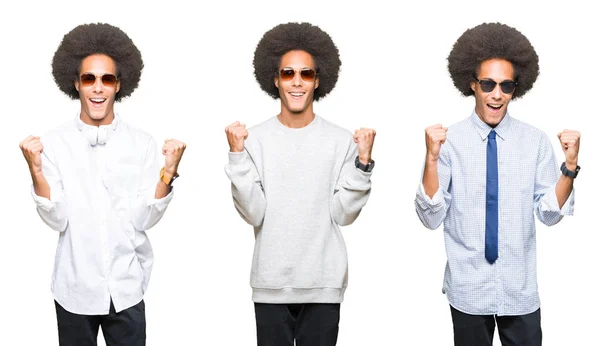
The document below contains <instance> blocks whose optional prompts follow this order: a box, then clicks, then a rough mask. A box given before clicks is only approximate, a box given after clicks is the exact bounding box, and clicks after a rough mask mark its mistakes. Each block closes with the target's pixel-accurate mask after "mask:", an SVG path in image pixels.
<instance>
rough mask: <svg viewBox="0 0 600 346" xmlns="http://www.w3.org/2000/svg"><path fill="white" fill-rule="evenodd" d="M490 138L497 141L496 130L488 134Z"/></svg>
mask: <svg viewBox="0 0 600 346" xmlns="http://www.w3.org/2000/svg"><path fill="white" fill-rule="evenodd" d="M488 139H490V140H493V141H495V140H496V131H494V130H492V131H490V134H489V135H488Z"/></svg>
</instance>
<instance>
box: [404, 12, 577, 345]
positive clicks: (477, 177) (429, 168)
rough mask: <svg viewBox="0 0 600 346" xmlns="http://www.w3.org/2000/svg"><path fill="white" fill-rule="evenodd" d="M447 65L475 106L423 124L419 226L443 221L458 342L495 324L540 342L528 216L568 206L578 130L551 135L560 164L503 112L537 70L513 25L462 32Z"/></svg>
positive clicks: (550, 220) (487, 338) (522, 341)
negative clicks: (466, 113) (452, 118)
mask: <svg viewBox="0 0 600 346" xmlns="http://www.w3.org/2000/svg"><path fill="white" fill-rule="evenodd" d="M448 69H449V71H450V75H451V77H452V79H453V81H454V85H455V86H456V87H457V88H458V90H459V91H460V92H461V93H462V94H463V95H465V96H470V95H474V96H475V109H474V111H473V112H472V114H471V116H470V117H468V118H466V119H465V120H463V121H461V122H459V123H457V124H455V125H453V126H450V127H449V128H445V127H443V126H442V125H439V124H438V125H434V126H430V127H428V128H427V129H426V130H425V138H426V148H427V151H426V157H425V168H424V172H423V179H422V184H421V186H420V187H419V189H418V191H417V195H416V199H415V206H416V211H417V214H418V216H419V218H420V219H421V222H422V223H423V225H425V227H427V228H430V229H436V228H438V227H439V226H440V224H441V223H442V222H443V223H444V238H445V243H446V253H447V256H448V261H447V264H446V271H445V277H444V284H443V292H444V293H445V294H446V296H447V298H448V301H449V303H450V309H451V315H452V321H453V324H454V342H455V345H476V346H484V345H492V340H493V335H494V329H495V325H496V324H497V325H498V331H499V335H500V340H501V341H502V344H503V345H541V342H542V330H541V325H540V301H539V296H538V290H537V277H536V241H535V235H536V233H535V220H534V215H533V214H534V213H535V214H536V215H537V217H538V219H539V220H540V221H541V222H542V223H544V224H545V225H548V226H551V225H554V224H556V223H558V222H559V221H560V220H561V219H562V217H563V215H572V214H573V208H574V196H573V195H574V193H573V180H574V179H575V177H576V176H577V173H578V171H579V166H578V165H577V157H578V152H579V138H580V134H579V133H578V132H577V131H571V130H563V131H562V132H561V133H559V134H558V139H559V140H560V143H561V146H562V149H563V153H564V155H565V161H564V163H563V164H562V166H561V168H560V170H559V166H558V165H557V163H556V159H555V156H554V152H553V150H552V145H551V143H550V140H549V139H548V136H546V135H545V134H544V133H543V132H542V131H540V130H538V129H536V128H535V127H533V126H531V125H528V124H525V123H523V122H521V121H519V120H517V119H515V118H512V117H511V116H510V115H509V114H508V111H507V107H508V104H509V103H510V101H511V100H513V99H517V98H520V97H522V96H523V95H525V94H526V93H527V92H528V91H529V90H530V89H531V88H532V86H533V83H534V82H535V80H536V79H537V76H538V73H539V67H538V56H537V54H536V52H535V50H534V49H533V47H532V46H531V44H530V42H529V40H528V39H527V38H526V37H525V36H524V35H523V34H521V33H520V32H519V31H517V30H516V29H514V28H512V27H509V26H507V25H504V24H499V23H484V24H481V25H478V26H476V27H474V28H472V29H469V30H467V31H466V32H465V33H464V34H463V35H462V36H461V37H460V38H459V39H458V40H457V41H456V43H455V44H454V47H453V49H452V51H451V53H450V55H449V57H448ZM560 171H562V174H560V177H559V172H560Z"/></svg>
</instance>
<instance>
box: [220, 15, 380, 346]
mask: <svg viewBox="0 0 600 346" xmlns="http://www.w3.org/2000/svg"><path fill="white" fill-rule="evenodd" d="M340 65H341V61H340V58H339V53H338V49H337V47H336V46H335V44H334V43H333V41H332V40H331V37H330V36H329V35H328V34H327V33H325V32H324V31H323V30H321V29H320V28H319V27H317V26H314V25H311V24H309V23H288V24H281V25H278V26H276V27H274V28H273V29H271V30H270V31H268V32H267V33H265V35H264V36H263V37H262V39H261V40H260V42H259V43H258V46H257V48H256V51H255V55H254V69H255V70H254V71H255V76H256V79H257V80H258V83H259V84H260V86H261V88H262V89H263V90H264V91H265V92H266V93H267V94H269V95H270V96H271V97H273V98H274V99H279V100H280V103H281V112H280V113H279V114H278V115H277V116H273V117H271V118H269V119H268V120H266V121H264V122H263V123H261V124H259V125H257V126H254V127H252V128H250V129H248V130H246V126H245V125H244V124H241V123H240V122H235V123H233V124H231V125H229V126H228V127H227V128H226V129H225V132H226V134H227V140H228V142H229V147H230V152H229V163H228V165H227V166H226V168H225V171H226V173H227V175H228V177H229V179H230V180H231V188H232V194H233V201H234V205H235V207H236V209H237V211H238V212H239V214H240V215H241V217H242V218H243V219H244V220H245V221H246V222H247V223H249V224H250V225H252V226H254V234H255V237H256V243H255V248H254V258H253V261H252V271H251V279H250V284H251V286H252V289H253V296H252V297H253V301H254V302H255V314H256V328H257V339H258V345H278V346H280V345H290V346H292V345H294V340H296V345H298V346H307V345H311V346H320V345H323V346H324V345H335V344H336V342H337V335H338V322H339V314H340V303H341V302H342V300H343V296H344V291H345V289H346V285H347V267H348V261H347V254H346V247H345V244H344V240H343V237H342V234H341V232H340V228H339V226H345V225H349V224H351V223H352V222H353V221H354V220H356V218H357V217H358V215H359V213H360V211H361V209H362V208H363V206H364V205H365V204H366V203H367V200H368V198H369V194H370V190H371V171H372V169H373V167H374V161H373V160H372V159H371V149H372V147H373V141H374V139H375V131H374V130H372V129H367V128H361V129H360V130H357V131H356V132H355V133H354V135H352V133H350V132H349V131H347V130H344V129H342V128H340V127H338V126H336V125H334V124H332V123H330V122H329V121H327V120H325V119H324V118H322V117H321V116H318V115H315V113H314V112H313V101H316V100H320V99H321V98H323V97H325V96H326V95H327V94H328V93H329V92H330V91H331V90H332V89H333V88H334V86H335V84H336V82H337V79H338V73H339V68H340Z"/></svg>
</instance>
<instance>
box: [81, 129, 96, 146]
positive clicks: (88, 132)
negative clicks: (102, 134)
mask: <svg viewBox="0 0 600 346" xmlns="http://www.w3.org/2000/svg"><path fill="white" fill-rule="evenodd" d="M82 132H83V135H84V136H85V138H86V139H87V140H88V142H90V144H91V145H92V146H93V145H96V144H97V143H98V128H97V127H95V126H85V127H84V128H83V131H82Z"/></svg>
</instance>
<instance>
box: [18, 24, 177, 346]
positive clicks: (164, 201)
mask: <svg viewBox="0 0 600 346" xmlns="http://www.w3.org/2000/svg"><path fill="white" fill-rule="evenodd" d="M142 68H143V62H142V57H141V54H140V52H139V50H138V49H137V48H136V46H135V45H134V44H133V42H132V41H131V39H130V38H129V37H128V36H127V35H126V34H125V33H124V32H123V31H121V30H120V29H119V28H116V27H114V26H111V25H108V24H86V25H80V26H78V27H76V28H75V29H73V30H72V31H70V32H69V33H68V34H67V35H65V36H64V38H63V41H62V42H61V44H60V46H59V47H58V50H57V51H56V53H55V55H54V59H53V62H52V69H53V70H52V73H53V75H54V79H55V81H56V83H57V84H58V86H59V88H60V89H61V90H62V91H63V92H65V93H66V94H67V95H68V96H69V97H70V98H72V99H78V100H79V101H80V103H81V112H80V114H78V116H77V117H76V118H75V119H73V120H70V121H68V122H67V123H65V124H63V125H61V126H59V127H58V128H56V129H55V130H53V131H51V132H49V133H48V134H47V135H45V136H44V138H43V139H42V138H40V137H37V136H29V137H27V138H26V139H25V140H23V141H22V142H21V143H20V148H21V150H22V152H23V155H24V156H25V159H26V160H27V164H28V165H29V170H30V173H31V177H32V180H33V187H32V195H33V199H34V201H35V203H36V205H37V211H38V213H39V215H40V217H41V218H42V220H43V221H44V222H45V223H46V224H47V225H48V226H50V227H51V228H52V229H54V230H56V231H58V232H59V240H58V247H57V250H56V251H57V253H56V258H55V265H54V273H53V278H52V292H53V295H54V299H55V305H56V315H57V320H58V331H59V340H60V345H77V346H85V345H96V341H97V335H98V328H99V326H102V332H103V334H104V337H105V340H106V344H107V345H128V346H131V345H136V346H137V345H145V339H146V321H145V312H144V302H143V295H144V292H145V291H146V288H147V285H148V281H149V279H150V272H151V269H152V263H153V254H152V247H151V246H150V243H149V240H148V238H147V236H146V233H145V231H146V230H148V229H150V228H151V227H152V226H154V225H155V224H156V223H157V222H158V221H159V220H160V219H161V217H162V215H163V214H164V212H165V210H166V208H167V205H168V204H169V202H170V200H171V199H172V198H173V192H172V187H171V183H172V182H173V180H174V179H175V178H176V177H178V174H177V167H178V165H179V162H180V160H181V157H182V155H183V152H184V150H185V147H186V146H185V144H184V143H182V142H180V141H178V140H175V139H169V140H166V141H165V143H164V145H163V148H162V153H163V155H165V164H164V167H163V168H162V169H159V168H158V167H159V166H158V152H157V150H158V148H157V145H156V142H155V140H154V139H153V138H152V137H151V136H150V135H148V134H147V133H145V132H142V131H141V130H139V129H137V128H135V127H133V126H131V125H129V124H127V123H125V122H124V121H123V120H122V119H121V118H120V117H119V116H116V115H115V113H114V110H113V106H114V103H115V102H116V101H120V100H121V99H122V98H124V97H127V96H129V95H131V93H132V92H133V91H134V90H135V88H136V87H137V86H138V83H139V79H140V76H141V71H142Z"/></svg>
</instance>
